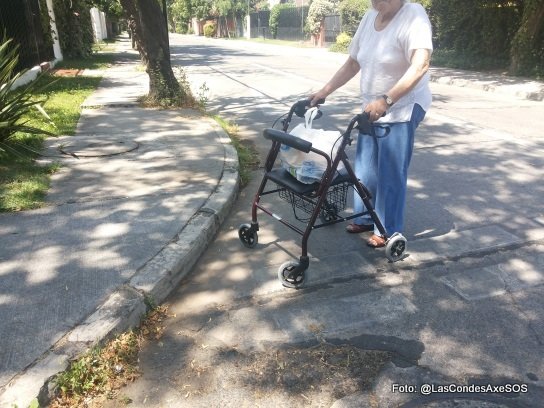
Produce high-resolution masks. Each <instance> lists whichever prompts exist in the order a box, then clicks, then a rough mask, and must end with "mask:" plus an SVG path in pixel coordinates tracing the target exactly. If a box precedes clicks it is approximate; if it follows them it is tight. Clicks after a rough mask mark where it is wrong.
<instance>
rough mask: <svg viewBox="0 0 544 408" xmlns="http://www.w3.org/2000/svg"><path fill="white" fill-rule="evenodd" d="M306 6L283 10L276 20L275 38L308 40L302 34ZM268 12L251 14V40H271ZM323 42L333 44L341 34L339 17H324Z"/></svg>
mask: <svg viewBox="0 0 544 408" xmlns="http://www.w3.org/2000/svg"><path fill="white" fill-rule="evenodd" d="M308 9H309V7H308V6H305V7H293V8H289V9H284V10H282V11H281V13H280V17H279V19H278V30H277V33H276V38H277V39H279V40H288V41H303V40H307V39H308V37H309V36H308V34H307V33H305V32H304V26H305V25H306V18H307V17H308ZM269 20H270V11H268V10H264V11H259V12H256V13H251V27H250V35H251V38H267V39H270V38H272V35H271V33H270V27H269ZM324 24H325V42H335V41H336V36H337V35H338V34H340V33H341V32H342V25H341V22H340V16H339V15H331V16H326V17H325V22H324Z"/></svg>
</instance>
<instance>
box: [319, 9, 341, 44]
mask: <svg viewBox="0 0 544 408" xmlns="http://www.w3.org/2000/svg"><path fill="white" fill-rule="evenodd" d="M323 24H324V26H325V42H336V37H337V36H338V34H340V33H341V32H342V24H341V22H340V16H339V15H335V16H325V21H324V22H323Z"/></svg>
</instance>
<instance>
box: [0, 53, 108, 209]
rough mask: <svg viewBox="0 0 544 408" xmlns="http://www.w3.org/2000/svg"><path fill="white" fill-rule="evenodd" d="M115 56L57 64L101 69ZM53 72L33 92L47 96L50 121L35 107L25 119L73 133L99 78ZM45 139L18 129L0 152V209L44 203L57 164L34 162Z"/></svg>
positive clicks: (28, 206)
mask: <svg viewBox="0 0 544 408" xmlns="http://www.w3.org/2000/svg"><path fill="white" fill-rule="evenodd" d="M114 57H115V56H114V55H113V54H107V53H101V54H93V56H92V58H90V59H85V60H66V61H63V62H62V63H61V64H59V65H58V67H57V68H61V69H76V70H78V71H82V70H84V69H103V68H105V67H107V66H109V65H110V64H111V62H112V61H113V60H114ZM57 68H56V69H57ZM54 73H55V71H51V72H48V73H45V74H43V75H42V76H41V77H40V78H39V79H37V81H38V87H37V89H38V91H36V92H35V94H34V95H33V97H34V98H36V99H45V100H46V102H45V103H44V104H43V108H44V109H45V111H46V112H47V114H48V115H49V117H50V118H51V121H48V120H45V118H44V117H43V115H41V114H40V113H39V112H38V111H37V110H35V111H32V112H30V113H29V114H28V115H27V116H25V118H24V120H26V121H28V124H29V125H32V126H34V127H36V128H39V129H43V130H44V131H49V132H52V133H54V134H57V135H74V134H75V130H76V126H77V122H78V120H79V117H80V115H81V107H80V105H81V104H82V103H83V101H84V100H85V99H86V98H87V97H88V96H89V95H90V94H91V93H93V92H94V91H95V89H96V88H97V87H98V84H99V82H100V80H101V78H100V77H97V76H85V75H76V76H62V77H59V76H55V74H54ZM15 92H16V91H15ZM44 140H45V137H44V136H40V135H28V134H24V133H18V134H16V135H15V137H14V143H13V145H12V147H11V150H10V151H9V152H8V153H4V154H0V212H13V211H24V210H31V209H35V208H39V207H42V206H44V205H45V197H46V193H47V190H48V189H49V185H50V176H51V174H53V173H54V172H55V171H56V170H57V169H58V168H59V167H60V166H59V165H58V164H49V165H45V166H43V165H42V166H41V165H39V164H38V163H37V162H36V160H35V159H36V158H37V157H38V153H37V152H39V151H40V150H41V149H42V147H43V142H44Z"/></svg>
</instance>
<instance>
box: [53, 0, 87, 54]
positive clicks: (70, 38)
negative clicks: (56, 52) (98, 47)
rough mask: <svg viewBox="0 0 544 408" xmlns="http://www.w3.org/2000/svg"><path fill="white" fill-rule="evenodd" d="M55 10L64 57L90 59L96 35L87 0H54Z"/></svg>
mask: <svg viewBox="0 0 544 408" xmlns="http://www.w3.org/2000/svg"><path fill="white" fill-rule="evenodd" d="M53 9H54V10H55V22H56V24H57V28H58V35H59V41H60V47H61V48H62V53H63V55H64V57H65V58H88V57H90V56H91V54H92V45H93V43H94V33H93V26H92V22H91V12H90V8H89V5H88V3H87V2H86V1H85V0H71V1H64V0H54V1H53Z"/></svg>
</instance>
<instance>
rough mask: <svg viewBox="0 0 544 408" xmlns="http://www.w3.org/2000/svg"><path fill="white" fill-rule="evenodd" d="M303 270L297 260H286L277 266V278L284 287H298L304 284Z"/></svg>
mask: <svg viewBox="0 0 544 408" xmlns="http://www.w3.org/2000/svg"><path fill="white" fill-rule="evenodd" d="M304 271H305V269H302V267H301V265H300V263H299V262H295V261H288V262H285V263H283V264H282V265H281V266H280V267H279V268H278V279H279V280H280V282H281V284H282V285H283V286H285V287H286V288H290V289H300V288H301V287H302V285H303V284H304V278H305V276H304V275H305V274H304Z"/></svg>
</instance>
